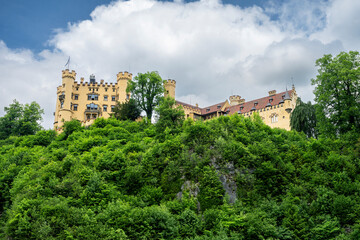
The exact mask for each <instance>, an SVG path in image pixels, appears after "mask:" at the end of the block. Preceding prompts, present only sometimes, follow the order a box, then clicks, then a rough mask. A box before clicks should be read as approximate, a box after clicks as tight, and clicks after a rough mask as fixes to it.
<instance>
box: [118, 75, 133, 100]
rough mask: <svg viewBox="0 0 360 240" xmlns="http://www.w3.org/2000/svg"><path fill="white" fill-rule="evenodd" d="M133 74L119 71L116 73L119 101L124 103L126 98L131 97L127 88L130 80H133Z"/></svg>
mask: <svg viewBox="0 0 360 240" xmlns="http://www.w3.org/2000/svg"><path fill="white" fill-rule="evenodd" d="M131 79H132V74H131V73H128V72H119V73H118V74H117V75H116V81H117V88H116V94H117V96H118V99H117V100H118V101H119V102H121V103H123V102H125V101H126V100H128V99H130V93H127V92H126V88H127V86H128V82H129V81H131Z"/></svg>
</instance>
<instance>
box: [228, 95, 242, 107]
mask: <svg viewBox="0 0 360 240" xmlns="http://www.w3.org/2000/svg"><path fill="white" fill-rule="evenodd" d="M229 100H230V106H235V105H239V104H240V103H241V100H242V99H241V97H240V96H239V95H232V96H230V97H229Z"/></svg>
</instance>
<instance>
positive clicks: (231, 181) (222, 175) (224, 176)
mask: <svg viewBox="0 0 360 240" xmlns="http://www.w3.org/2000/svg"><path fill="white" fill-rule="evenodd" d="M211 165H212V166H213V167H214V168H215V170H216V172H217V174H218V176H219V179H220V181H221V183H222V185H223V187H224V189H225V192H226V194H227V195H228V196H229V203H234V202H235V201H236V199H237V193H236V190H237V185H236V181H235V178H236V172H237V171H236V169H235V167H234V164H233V163H226V164H225V166H219V165H218V164H217V163H216V160H215V159H212V160H211ZM184 190H185V191H188V192H189V194H190V195H191V196H194V197H197V195H198V194H199V192H200V190H199V183H194V182H193V181H190V180H187V181H185V182H184V184H183V185H182V186H181V191H180V192H179V193H177V195H176V196H177V198H178V199H181V198H182V195H183V192H184Z"/></svg>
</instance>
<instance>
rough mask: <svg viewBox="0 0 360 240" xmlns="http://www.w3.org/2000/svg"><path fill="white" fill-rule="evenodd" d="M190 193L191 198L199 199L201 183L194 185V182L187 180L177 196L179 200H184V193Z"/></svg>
mask: <svg viewBox="0 0 360 240" xmlns="http://www.w3.org/2000/svg"><path fill="white" fill-rule="evenodd" d="M184 190H185V191H188V192H189V194H190V195H191V196H194V197H197V195H198V194H199V192H200V190H199V183H194V182H193V181H190V180H187V181H185V182H184V184H183V185H182V186H181V191H180V192H178V193H177V194H176V196H177V198H178V199H181V198H182V195H183V192H184Z"/></svg>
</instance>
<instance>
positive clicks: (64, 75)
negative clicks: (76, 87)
mask: <svg viewBox="0 0 360 240" xmlns="http://www.w3.org/2000/svg"><path fill="white" fill-rule="evenodd" d="M62 78H63V79H64V78H72V79H73V80H75V78H76V72H75V71H74V70H72V71H71V72H70V71H69V69H65V70H62Z"/></svg>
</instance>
